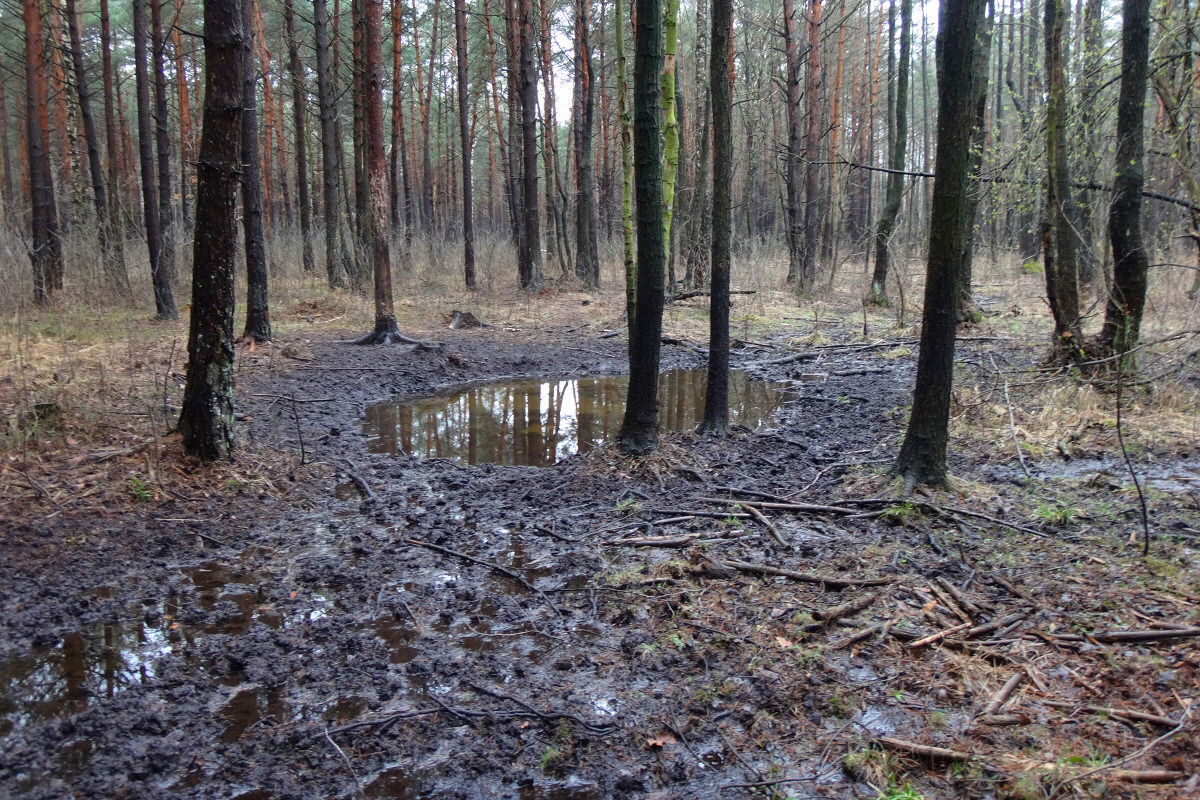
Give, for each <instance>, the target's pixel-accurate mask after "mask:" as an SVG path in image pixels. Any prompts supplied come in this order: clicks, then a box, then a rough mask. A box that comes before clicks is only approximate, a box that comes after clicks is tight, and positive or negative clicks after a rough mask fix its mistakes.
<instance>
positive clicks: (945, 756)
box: [874, 736, 973, 761]
mask: <svg viewBox="0 0 1200 800" xmlns="http://www.w3.org/2000/svg"><path fill="white" fill-rule="evenodd" d="M874 742H875V744H877V745H879V746H880V747H883V748H885V749H887V750H894V751H896V752H897V753H905V754H907V755H910V756H920V757H921V758H928V759H929V760H931V761H970V760H971V759H972V758H973V756H972V755H971V754H970V753H964V752H963V751H962V750H950V749H947V748H945V747H934V746H933V745H928V744H917V743H916V742H906V741H905V740H903V739H893V738H892V737H890V736H879V737H877V738H875V739H874Z"/></svg>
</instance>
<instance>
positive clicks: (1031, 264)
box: [1021, 258, 1042, 275]
mask: <svg viewBox="0 0 1200 800" xmlns="http://www.w3.org/2000/svg"><path fill="white" fill-rule="evenodd" d="M1021 272H1024V273H1025V274H1026V275H1041V274H1042V262H1040V261H1038V260H1036V259H1032V258H1031V259H1029V260H1028V261H1026V262H1025V263H1024V264H1022V265H1021Z"/></svg>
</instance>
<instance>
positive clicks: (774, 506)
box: [695, 497, 854, 514]
mask: <svg viewBox="0 0 1200 800" xmlns="http://www.w3.org/2000/svg"><path fill="white" fill-rule="evenodd" d="M695 500H696V501H697V502H699V503H714V504H717V505H725V506H742V507H744V508H755V509H762V510H771V511H816V512H823V513H827V514H853V513H854V509H852V508H842V507H840V506H824V505H818V504H815V503H771V502H767V501H755V500H733V499H729V498H725V497H697V498H695Z"/></svg>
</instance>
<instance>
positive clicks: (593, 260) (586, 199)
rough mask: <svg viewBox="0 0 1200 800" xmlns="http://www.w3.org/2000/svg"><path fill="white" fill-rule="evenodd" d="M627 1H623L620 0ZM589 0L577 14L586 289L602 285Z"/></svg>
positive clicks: (578, 268) (580, 247)
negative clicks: (598, 239) (598, 237)
mask: <svg viewBox="0 0 1200 800" xmlns="http://www.w3.org/2000/svg"><path fill="white" fill-rule="evenodd" d="M618 2H623V0H618ZM588 3H589V0H579V1H578V3H576V11H575V20H576V21H575V41H576V47H578V48H579V51H580V64H579V65H580V70H579V74H578V75H577V76H576V80H577V81H579V82H580V89H579V91H580V100H581V104H582V109H581V111H582V113H581V114H580V119H579V120H578V125H577V127H576V139H575V171H576V175H577V180H578V181H579V186H578V194H577V198H576V201H575V275H576V277H578V278H579V280H580V281H581V282H582V283H583V285H584V288H586V289H594V288H596V287H598V286H599V285H600V254H599V246H598V242H597V236H598V231H597V226H596V186H595V147H594V144H593V138H592V137H593V131H594V130H595V127H596V125H595V116H596V85H595V76H594V75H593V72H592V49H591V48H592V46H591V41H590V33H591V32H590V28H591V20H590V19H589V18H588V16H589V15H588Z"/></svg>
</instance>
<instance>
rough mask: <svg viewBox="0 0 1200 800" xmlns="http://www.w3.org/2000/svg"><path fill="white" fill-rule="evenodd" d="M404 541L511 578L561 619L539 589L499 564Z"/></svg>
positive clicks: (456, 551) (434, 545) (440, 548)
mask: <svg viewBox="0 0 1200 800" xmlns="http://www.w3.org/2000/svg"><path fill="white" fill-rule="evenodd" d="M404 541H406V542H408V543H409V544H413V545H416V546H417V547H424V548H427V549H429V550H436V551H437V552H439V553H445V554H446V555H448V556H454V557H456V558H461V559H462V560H464V561H470V562H471V563H472V564H478V565H479V566H481V567H487V568H488V569H490V570H492V571H493V572H498V573H500V574H501V575H504V576H506V577H508V578H511V579H512V580H514V581H516V582H517V583H519V584H521V585H522V586H524V587H525V588H526V589H528V590H529V591H531V592H534V593H536V594H538V595H540V596H541V598H542V600H544V601H545V602H546V605H548V606H550V608H551V609H552V610H553V611H554V613H555V614H557V615H558V617H559V619H562V618H563V613H562V612H561V611H559V610H558V606H556V605H554V603H553V601H551V600H550V598H549V596H547V594H546V593H545V592H543V591H542V590H541V589H539V588H537V587H536V586H534V585H533V584H531V583H530V582H529V581H527V580H525V578H524V576H522V575H518V574H517V573H515V572H513V571H512V570H509V569H505V568H504V567H502V566H500V565H499V564H492V563H490V562H488V561H484V560H483V559H479V558H475V556H469V555H467V554H466V553H460V552H459V551H458V550H451V549H450V548H449V547H442V546H441V545H438V544H432V543H431V542H422V541H421V540H420V539H405V540H404Z"/></svg>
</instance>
